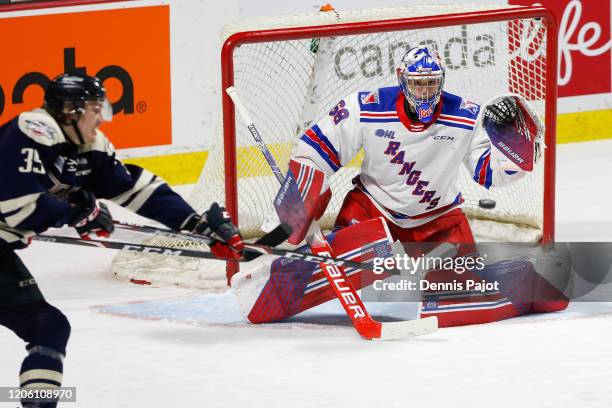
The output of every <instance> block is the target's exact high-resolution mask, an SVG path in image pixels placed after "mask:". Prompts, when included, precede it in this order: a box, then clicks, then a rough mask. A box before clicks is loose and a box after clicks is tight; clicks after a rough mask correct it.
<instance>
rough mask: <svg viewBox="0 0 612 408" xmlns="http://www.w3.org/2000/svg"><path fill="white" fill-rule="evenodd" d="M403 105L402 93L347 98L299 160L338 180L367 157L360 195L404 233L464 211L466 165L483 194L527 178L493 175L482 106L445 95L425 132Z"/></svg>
mask: <svg viewBox="0 0 612 408" xmlns="http://www.w3.org/2000/svg"><path fill="white" fill-rule="evenodd" d="M404 101H405V97H404V94H403V93H402V92H401V90H400V88H399V87H397V86H395V87H388V88H381V89H379V90H377V91H374V92H367V91H366V92H357V93H354V94H351V95H349V96H347V97H346V98H345V99H343V100H341V101H340V102H338V104H337V105H336V106H335V107H333V108H332V109H331V110H330V111H329V113H328V114H327V115H326V116H324V117H323V118H321V119H320V120H318V121H317V123H316V124H314V125H312V126H311V127H310V128H308V129H307V130H306V131H305V132H304V134H303V135H301V137H300V139H299V141H298V143H297V145H296V147H295V149H294V152H293V158H294V159H295V160H298V161H300V162H303V163H305V164H308V165H311V166H315V167H317V168H318V169H320V170H322V171H324V172H325V173H326V174H327V175H332V174H334V173H335V172H337V171H338V170H339V169H340V168H341V167H342V166H345V165H346V164H348V163H349V162H350V161H351V159H353V158H354V157H355V156H356V155H357V153H358V152H359V151H360V150H361V149H363V152H364V156H363V162H362V164H361V169H360V174H359V175H358V177H356V178H355V180H354V183H355V185H356V188H359V189H361V190H362V191H363V192H364V193H366V195H367V196H368V197H369V198H370V200H371V201H372V202H373V204H374V205H375V206H376V207H377V208H378V209H379V210H381V212H382V213H383V214H385V215H386V217H387V218H388V219H389V220H390V221H392V222H393V223H395V224H397V225H399V226H400V227H404V228H411V227H416V226H419V225H422V224H425V223H427V222H429V221H431V220H433V219H435V218H437V217H439V216H440V215H442V214H444V213H446V212H448V211H450V210H452V209H453V208H455V207H457V206H460V205H461V203H462V202H463V198H462V196H461V191H459V190H458V188H457V186H456V181H457V178H458V176H459V171H460V168H459V167H460V166H461V165H465V166H466V167H467V169H468V171H469V173H470V174H471V175H472V178H473V179H474V182H475V183H478V184H480V185H481V186H483V187H484V188H490V187H492V186H502V185H505V184H509V183H512V182H514V181H516V180H518V179H519V178H521V177H522V176H523V175H524V173H520V172H518V173H517V172H507V171H502V170H494V169H492V168H491V163H490V162H491V155H490V152H491V143H490V141H489V139H488V137H487V136H486V134H484V132H480V133H482V134H477V133H476V132H475V131H474V127H475V124H476V119H477V118H478V115H479V113H480V106H479V105H478V104H475V103H473V102H470V101H469V100H466V99H462V98H461V97H459V96H456V95H453V94H450V93H447V92H442V96H441V98H440V103H438V105H437V106H436V108H435V112H434V115H433V120H432V121H431V122H430V123H427V124H424V123H421V122H418V121H412V120H411V119H410V118H409V116H408V115H407V113H406V111H405V108H404V106H405V103H404Z"/></svg>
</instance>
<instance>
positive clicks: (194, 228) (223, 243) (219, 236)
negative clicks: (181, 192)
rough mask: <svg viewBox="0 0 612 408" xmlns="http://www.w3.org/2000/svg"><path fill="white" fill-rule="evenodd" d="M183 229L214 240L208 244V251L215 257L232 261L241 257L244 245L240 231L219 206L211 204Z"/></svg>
mask: <svg viewBox="0 0 612 408" xmlns="http://www.w3.org/2000/svg"><path fill="white" fill-rule="evenodd" d="M185 229H186V230H188V231H191V232H193V233H195V234H200V235H206V236H207V237H210V238H212V239H214V240H215V242H213V243H212V244H210V250H211V252H212V253H213V254H214V255H215V256H216V257H219V258H233V259H238V258H240V257H241V252H242V250H243V249H244V243H243V242H242V237H241V236H240V231H239V230H238V227H236V226H235V225H234V224H233V223H232V219H231V218H230V216H229V213H228V212H227V211H226V209H225V208H224V207H220V206H219V204H217V203H212V205H211V206H210V208H209V209H208V211H206V212H204V213H203V214H202V215H195V216H193V217H192V218H191V219H190V220H189V221H188V222H187V225H186V226H185Z"/></svg>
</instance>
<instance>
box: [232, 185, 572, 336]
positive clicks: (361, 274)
mask: <svg viewBox="0 0 612 408" xmlns="http://www.w3.org/2000/svg"><path fill="white" fill-rule="evenodd" d="M336 226H337V227H339V228H341V229H339V230H338V231H336V232H334V233H333V234H330V235H329V236H328V240H329V242H330V245H331V247H332V249H333V251H334V255H335V256H337V257H340V256H350V259H352V260H355V261H357V262H367V261H371V259H372V258H373V257H385V256H391V255H390V247H389V244H390V242H391V241H392V240H399V241H401V242H403V243H408V242H430V243H444V242H448V243H457V244H463V245H462V246H461V247H460V248H461V249H460V255H464V254H467V253H473V252H474V251H475V245H474V238H473V236H472V232H471V229H470V226H469V224H468V221H467V219H466V217H465V215H464V214H463V212H462V211H461V210H460V209H454V210H451V211H450V212H448V213H446V214H443V215H441V216H440V217H438V218H437V219H435V220H433V221H431V222H429V223H427V224H424V225H421V226H419V227H416V228H400V227H398V226H397V225H395V224H393V223H392V222H390V221H388V220H386V219H385V218H384V217H383V215H382V214H381V213H380V211H378V209H377V208H376V207H375V206H374V205H373V204H372V203H371V201H370V200H369V198H368V197H367V196H366V195H365V194H364V193H363V192H361V191H359V190H356V189H355V190H353V191H351V192H349V193H348V194H347V196H346V198H345V200H344V203H343V205H342V208H341V210H340V212H339V215H338V218H337V220H336ZM508 271H509V272H508ZM346 272H347V276H348V278H349V280H350V281H351V283H352V284H353V286H354V287H355V288H356V289H361V288H362V287H366V286H369V285H371V284H372V283H373V282H374V281H375V280H378V279H381V278H384V277H385V275H376V274H374V273H373V272H371V271H361V270H347V271H346ZM506 272H507V273H506ZM266 274H267V275H266V276H265V277H263V280H265V284H263V285H261V286H260V287H257V288H256V290H250V289H249V290H241V288H239V287H236V290H237V293H239V292H243V293H249V295H248V296H252V297H253V298H256V299H254V301H248V300H247V301H246V302H245V301H243V302H242V303H243V304H245V303H247V304H249V306H250V307H248V309H247V310H249V312H248V319H249V321H251V322H252V323H267V322H273V321H278V320H282V319H284V318H287V317H289V316H293V315H295V314H297V313H299V312H302V311H304V310H308V309H310V308H312V307H314V306H317V305H319V304H321V303H324V302H327V301H329V300H332V299H334V298H335V294H334V291H333V290H332V288H331V287H330V286H329V283H328V282H327V280H326V278H325V276H324V274H323V272H322V271H321V269H320V268H319V267H318V265H316V264H313V263H309V262H303V261H295V260H288V259H283V258H280V259H277V260H275V261H274V262H273V263H272V265H271V267H270V270H269V271H266ZM487 274H488V276H489V277H494V278H497V277H498V276H503V277H505V278H506V281H508V284H507V285H506V289H508V288H509V289H508V291H507V292H508V294H509V295H510V296H509V297H507V296H506V295H505V294H502V292H503V291H494V292H468V291H463V292H461V294H460V295H458V294H456V293H455V294H451V296H449V295H448V293H446V295H445V294H443V293H436V292H432V291H425V292H424V294H423V295H424V302H423V309H422V315H423V316H424V317H425V316H437V317H438V322H439V325H440V327H449V326H459V325H468V324H479V323H489V322H494V321H498V320H503V319H508V318H511V317H514V316H519V315H521V314H526V313H531V312H549V311H557V310H562V309H564V308H565V307H566V306H567V301H564V300H563V299H561V301H559V296H558V295H559V294H558V292H557V291H556V290H554V288H552V286H551V285H550V284H548V282H546V281H545V280H544V279H542V278H541V277H540V276H539V275H538V274H537V273H536V272H535V270H534V269H533V266H532V264H531V263H529V262H520V263H512V264H510V265H508V264H504V265H500V266H496V267H493V268H489V269H488V270H487ZM510 276H512V277H515V278H514V279H513V280H512V279H508V277H510ZM482 278H483V276H476V275H475V274H472V273H470V272H466V273H463V274H457V273H455V272H454V271H431V272H429V273H428V274H427V276H426V280H427V281H429V282H453V281H458V282H465V281H466V280H467V279H471V280H482ZM249 279H250V277H249ZM242 282H244V279H242ZM516 282H521V283H524V282H527V283H529V286H530V287H536V288H537V290H538V291H539V292H542V293H544V296H540V297H539V298H540V299H543V301H541V302H533V301H530V298H531V297H532V295H533V293H532V292H533V290H532V291H531V292H530V293H529V294H528V295H525V294H524V293H518V292H520V290H517V287H518V288H520V286H518V285H517V284H516ZM232 286H234V285H232ZM241 286H245V287H246V286H247V285H245V284H244V283H241ZM522 295H524V296H522ZM239 296H240V295H239ZM517 299H518V300H517ZM550 299H553V301H548V300H550Z"/></svg>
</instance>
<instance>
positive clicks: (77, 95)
mask: <svg viewBox="0 0 612 408" xmlns="http://www.w3.org/2000/svg"><path fill="white" fill-rule="evenodd" d="M111 119H112V108H111V106H110V104H109V102H108V100H107V98H106V92H105V89H104V87H103V85H102V83H101V82H100V80H99V79H98V78H95V77H91V76H86V75H77V74H63V75H60V76H59V77H57V78H55V79H54V80H52V81H51V82H50V84H49V85H48V87H47V89H46V92H45V103H44V107H43V108H41V109H34V110H33V111H30V112H24V113H22V114H20V115H19V116H18V117H16V118H14V119H13V120H11V121H9V122H8V123H6V124H4V125H3V126H2V127H0V157H1V158H0V177H1V178H2V188H1V189H0V265H1V267H0V324H1V325H3V326H5V327H7V328H9V329H10V330H12V331H13V332H15V333H16V334H17V335H18V336H19V337H20V338H22V339H23V340H24V341H25V342H26V343H27V346H26V349H27V351H28V356H27V357H26V358H25V360H24V361H23V364H22V366H21V371H20V386H21V387H22V388H40V387H57V386H60V385H61V381H62V361H63V359H64V356H65V354H66V344H67V341H68V337H69V335H70V325H69V323H68V320H67V319H66V317H65V316H64V314H62V312H60V311H59V310H58V309H57V308H55V307H53V306H51V305H50V304H49V303H47V302H46V300H45V298H44V297H43V295H42V294H41V292H40V290H39V288H38V286H37V285H36V281H35V280H34V278H33V277H32V275H31V274H30V272H29V271H28V269H27V268H26V267H25V265H24V264H23V263H22V262H21V260H20V259H19V256H18V255H17V254H16V252H15V250H16V249H22V248H25V247H26V246H27V245H28V242H29V240H30V238H31V237H32V236H33V235H35V234H38V233H41V232H43V231H45V230H46V229H48V228H50V227H61V226H64V225H69V226H73V227H75V228H76V230H77V231H78V233H79V234H81V235H83V236H84V235H87V234H92V233H95V234H98V235H108V234H110V233H112V232H113V220H112V218H111V214H110V212H109V210H108V208H107V207H106V206H105V205H104V204H103V203H101V202H99V201H98V198H105V199H109V200H112V201H113V202H115V203H117V204H119V205H122V206H124V207H126V208H128V209H130V210H132V211H134V212H136V213H138V214H140V215H142V216H145V217H147V218H150V219H153V220H156V221H159V222H161V223H162V224H164V225H166V226H168V227H169V228H172V229H173V230H176V231H180V230H185V231H191V232H195V233H199V234H204V235H207V236H210V237H212V238H214V239H215V240H216V244H214V245H213V246H212V251H213V252H214V253H216V254H217V255H220V256H223V257H228V256H229V257H237V256H238V255H239V253H240V252H241V250H242V247H243V243H242V240H241V237H240V234H239V231H238V229H237V228H236V227H235V226H234V225H233V224H232V223H231V220H230V218H229V216H228V214H227V212H226V211H225V210H224V208H223V207H220V206H219V205H218V204H216V203H214V204H212V206H211V207H210V209H209V210H208V211H206V212H205V213H203V214H201V215H200V214H197V213H196V212H195V211H194V209H193V208H192V207H191V206H190V205H188V204H187V203H186V202H185V201H184V200H183V199H182V198H181V197H180V196H179V195H178V194H176V193H175V192H174V191H172V190H171V189H170V187H169V186H168V185H167V184H166V183H165V182H164V181H163V180H162V179H160V178H159V177H157V176H155V175H154V174H151V173H149V172H148V171H147V170H145V169H143V168H140V167H138V166H135V165H123V164H122V163H121V162H120V161H118V160H117V159H116V158H115V151H114V148H113V146H112V144H111V143H110V142H109V140H108V139H107V138H106V136H105V135H104V134H103V133H102V132H101V131H100V130H99V129H98V127H99V126H100V125H101V124H102V123H104V122H107V121H110V120H111ZM23 404H24V406H29V407H55V406H56V403H54V402H48V403H40V404H38V403H28V402H24V403H23Z"/></svg>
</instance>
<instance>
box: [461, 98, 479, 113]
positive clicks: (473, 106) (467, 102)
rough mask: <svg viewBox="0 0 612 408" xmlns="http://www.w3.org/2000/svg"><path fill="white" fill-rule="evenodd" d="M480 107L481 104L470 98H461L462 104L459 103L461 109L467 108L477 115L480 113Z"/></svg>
mask: <svg viewBox="0 0 612 408" xmlns="http://www.w3.org/2000/svg"><path fill="white" fill-rule="evenodd" d="M478 108H480V106H479V105H478V104H477V103H475V102H472V101H470V100H468V99H461V104H459V109H463V110H466V111H468V112H470V113H471V114H472V115H476V114H477V113H478Z"/></svg>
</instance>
